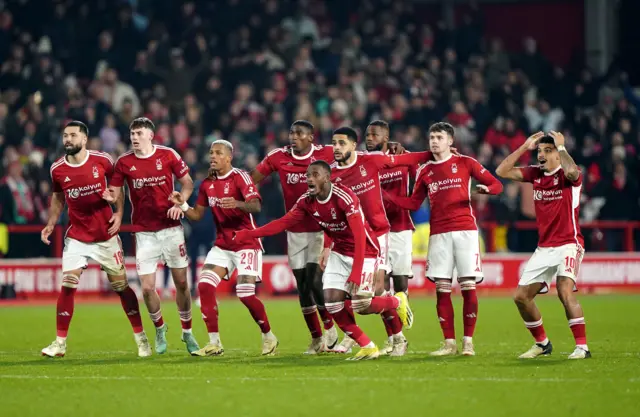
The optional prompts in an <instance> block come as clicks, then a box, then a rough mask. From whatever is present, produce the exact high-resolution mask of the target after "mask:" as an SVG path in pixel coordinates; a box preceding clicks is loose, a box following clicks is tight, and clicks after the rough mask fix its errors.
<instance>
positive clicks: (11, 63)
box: [0, 0, 640, 256]
mask: <svg viewBox="0 0 640 417" xmlns="http://www.w3.org/2000/svg"><path fill="white" fill-rule="evenodd" d="M152 3H153V7H152ZM175 3H176V2H171V1H167V0H156V1H153V2H151V1H148V0H129V1H121V2H107V1H96V2H79V1H74V0H66V1H64V0H60V1H54V2H38V1H35V0H24V1H20V2H0V63H1V64H0V159H1V163H0V178H2V180H1V182H0V223H5V224H41V223H43V222H46V218H47V215H46V211H47V201H48V198H49V196H50V192H51V185H50V178H49V167H50V165H51V163H52V162H53V161H54V160H55V159H56V158H58V157H59V156H60V155H61V154H62V150H61V145H62V143H61V140H60V130H61V126H62V125H64V123H65V122H67V121H69V120H71V119H78V120H82V121H84V122H85V123H86V124H87V125H88V126H89V130H90V135H91V138H90V141H89V148H90V149H96V150H103V151H106V152H108V153H110V154H112V155H113V156H114V157H117V156H118V155H120V154H122V153H123V152H125V150H127V149H128V147H129V137H128V135H129V132H128V124H129V122H130V121H131V120H133V119H134V118H135V117H137V116H140V115H144V116H147V117H149V118H150V119H152V120H153V121H154V123H155V124H156V127H157V130H156V136H155V141H156V142H157V143H160V144H163V145H167V146H170V147H172V148H175V149H176V150H177V151H178V152H179V153H180V154H181V155H182V156H183V158H184V160H185V161H186V162H187V164H188V165H189V166H190V168H191V172H192V176H193V177H194V180H196V189H197V186H198V183H199V182H200V181H202V180H203V179H204V178H205V177H206V175H207V166H208V156H207V152H208V147H209V144H210V143H211V142H212V141H214V140H215V139H217V138H225V139H228V140H229V141H231V142H232V143H233V144H234V146H235V159H234V163H235V165H236V166H238V167H242V168H245V169H249V170H250V169H253V168H254V167H255V166H256V165H257V164H258V162H259V161H260V160H261V158H262V157H263V156H264V155H265V154H266V153H268V152H269V151H270V150H271V149H273V148H274V147H279V146H283V145H286V144H288V132H289V125H290V123H291V122H292V121H294V120H296V119H306V120H309V121H310V122H312V123H313V124H314V126H315V127H316V140H317V142H319V143H328V141H329V139H330V132H331V131H332V130H333V129H336V128H338V127H340V126H344V125H351V126H354V127H355V128H357V129H358V130H359V132H360V133H362V131H363V129H364V128H365V127H366V125H367V124H368V122H369V121H371V120H372V119H384V120H387V121H388V122H389V123H390V124H391V126H392V140H396V141H399V142H401V143H402V144H403V145H404V146H405V148H407V149H408V150H422V149H425V148H426V141H425V140H424V139H425V137H426V136H425V132H426V131H427V129H428V127H429V125H430V124H431V123H433V122H436V121H440V120H446V121H449V122H450V123H451V124H453V125H454V126H455V128H456V146H457V148H458V150H459V151H460V152H461V153H464V154H467V155H472V156H474V157H476V158H477V159H478V160H479V161H480V163H482V164H483V165H484V166H486V167H488V168H489V169H491V170H492V171H493V170H495V167H496V166H497V165H498V164H499V163H500V162H501V161H502V159H503V158H504V156H505V155H506V154H508V153H509V152H511V151H512V150H514V149H516V148H517V147H518V146H520V145H521V144H522V143H524V141H525V140H526V138H527V136H528V135H530V134H531V133H533V132H536V131H538V130H544V131H549V130H556V131H560V132H562V133H563V134H564V135H565V137H566V138H567V149H568V151H569V152H570V153H571V154H572V155H573V156H574V158H575V160H576V162H577V163H578V164H579V165H581V166H582V168H583V170H584V172H585V173H586V180H585V185H584V189H583V204H582V213H581V217H582V218H583V219H584V220H595V219H599V220H638V218H639V213H640V206H639V197H640V191H639V188H638V182H637V178H638V177H639V175H638V174H640V170H639V168H640V165H639V164H638V159H639V158H640V140H639V139H640V137H639V135H638V116H637V113H636V111H637V109H638V105H639V103H640V97H638V96H637V95H636V94H635V93H634V90H633V89H632V88H631V86H629V85H628V82H627V79H626V76H625V74H624V73H621V72H619V71H617V70H616V69H615V66H613V65H612V67H611V68H610V70H609V71H608V72H607V73H606V74H595V73H593V72H592V71H590V70H589V69H588V68H584V67H580V66H573V67H571V68H560V67H556V66H554V65H552V64H551V63H550V62H549V61H548V60H547V59H545V57H544V55H543V53H542V51H539V50H538V49H537V47H536V41H535V39H532V38H527V39H523V43H522V50H521V51H510V52H507V51H505V50H504V49H503V47H502V42H501V40H500V39H485V38H484V37H483V20H482V15H481V14H480V13H479V12H475V13H474V12H473V10H472V12H470V13H469V14H466V15H464V16H463V18H462V19H461V20H462V21H461V22H459V25H458V26H457V27H456V28H455V29H454V28H450V27H447V25H446V24H445V23H444V21H440V22H439V23H438V24H437V25H435V26H430V25H426V24H423V23H422V22H421V20H420V16H419V15H418V14H416V13H413V10H412V8H413V7H414V6H413V5H412V3H411V2H406V1H399V0H395V1H393V2H391V1H384V0H363V1H350V2H328V1H318V0H309V1H306V2H295V1H277V0H263V1H259V0H224V1H223V0H221V1H217V2H210V1H185V2H182V4H180V5H176V4H175ZM356 16H357V18H356ZM529 159H530V156H529V157H525V158H523V160H522V163H525V164H526V163H528V162H529ZM261 190H262V195H263V198H264V199H265V201H266V202H268V204H264V206H263V207H264V208H263V212H262V213H261V214H260V216H259V217H258V222H259V223H261V224H263V223H265V222H266V221H268V220H270V219H273V218H276V217H279V216H280V215H282V214H283V212H284V211H283V210H284V208H283V204H282V193H281V191H280V189H279V184H278V182H277V181H271V182H267V183H266V184H265V185H263V186H262V188H261ZM522 190H523V188H522V187H521V186H519V185H518V184H515V183H508V184H505V191H504V193H503V194H502V195H501V196H499V197H497V198H492V199H489V198H488V196H478V198H477V199H476V201H475V209H476V213H477V217H478V218H479V219H480V220H489V221H498V222H499V223H503V224H507V225H508V224H510V223H511V222H514V221H517V220H521V219H531V218H533V203H532V201H531V199H532V196H531V195H530V193H523V192H522ZM422 210H423V211H422V212H421V213H418V214H417V215H418V216H419V217H420V218H423V219H424V218H426V219H428V214H427V213H426V212H425V210H427V209H426V208H425V209H422ZM127 219H128V214H125V221H126V220H127ZM65 221H66V220H65ZM208 221H209V224H207V223H204V224H203V223H201V224H200V225H199V226H198V228H196V229H194V230H192V231H191V232H190V233H191V237H190V238H189V239H191V240H192V241H195V242H202V243H203V244H204V245H208V244H209V243H210V242H211V230H212V229H213V225H212V221H211V219H210V218H209V220H208ZM533 233H535V232H533ZM605 235H606V236H605V239H604V240H602V242H600V240H601V239H599V236H600V235H599V233H598V232H596V233H592V236H591V238H590V240H589V242H588V243H587V249H588V250H589V249H607V250H622V246H621V245H622V244H621V239H619V235H617V234H616V233H615V232H607V233H606V234H605ZM522 236H523V235H522V234H520V233H516V232H515V231H513V230H510V232H509V234H508V239H507V247H506V248H504V249H509V250H522V249H523V246H522V245H523V244H524V243H522V242H521V241H522V240H523V239H522ZM525 240H526V237H525ZM529 240H530V239H529ZM636 240H637V239H636ZM533 242H534V244H535V236H534V239H533ZM599 242H600V243H599ZM266 246H267V252H268V253H282V251H283V249H284V238H282V237H276V238H272V239H271V240H267V242H266ZM14 248H15V247H14ZM19 249H20V250H19V251H15V250H14V251H12V252H10V253H9V256H28V255H29V253H28V251H27V250H25V246H24V245H23V246H22V247H20V248H19ZM527 249H531V246H527Z"/></svg>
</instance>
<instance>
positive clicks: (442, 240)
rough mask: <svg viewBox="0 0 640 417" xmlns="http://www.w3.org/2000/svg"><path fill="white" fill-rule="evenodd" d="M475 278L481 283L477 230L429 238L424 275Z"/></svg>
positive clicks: (448, 233) (433, 277)
mask: <svg viewBox="0 0 640 417" xmlns="http://www.w3.org/2000/svg"><path fill="white" fill-rule="evenodd" d="M454 269H455V272H457V274H456V275H457V276H458V277H475V278H476V282H482V280H483V279H484V275H483V274H482V260H481V259H480V240H479V235H478V231H477V230H462V231H456V232H447V233H439V234H437V235H431V236H429V252H428V253H427V266H426V270H425V275H426V277H427V278H429V279H430V280H431V281H433V280H434V279H435V278H448V279H452V278H453V277H454Z"/></svg>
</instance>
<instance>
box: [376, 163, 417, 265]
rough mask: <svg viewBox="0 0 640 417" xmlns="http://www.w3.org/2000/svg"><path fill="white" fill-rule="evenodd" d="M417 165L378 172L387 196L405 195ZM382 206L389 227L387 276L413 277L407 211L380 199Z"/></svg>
mask: <svg viewBox="0 0 640 417" xmlns="http://www.w3.org/2000/svg"><path fill="white" fill-rule="evenodd" d="M416 170H417V166H409V167H407V166H398V167H393V168H387V169H383V170H382V171H380V186H381V187H382V190H384V192H385V193H386V194H387V195H388V196H390V197H407V196H408V195H409V180H410V178H411V177H413V178H415V176H416ZM384 209H385V211H386V212H387V219H388V220H389V225H390V226H391V229H390V232H389V269H390V272H391V275H396V276H402V275H404V276H409V277H412V276H413V269H412V265H413V253H412V252H413V243H412V240H413V231H414V230H415V227H414V225H413V221H412V220H411V214H410V213H409V210H407V209H403V208H401V207H399V206H398V205H397V204H394V203H393V200H384Z"/></svg>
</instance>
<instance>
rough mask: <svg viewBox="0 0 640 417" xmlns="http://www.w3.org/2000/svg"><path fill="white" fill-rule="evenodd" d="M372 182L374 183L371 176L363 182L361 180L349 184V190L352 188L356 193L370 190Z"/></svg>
mask: <svg viewBox="0 0 640 417" xmlns="http://www.w3.org/2000/svg"><path fill="white" fill-rule="evenodd" d="M373 183H374V179H373V178H371V179H370V180H367V181H365V182H361V183H359V184H356V185H352V186H351V190H353V192H355V193H356V194H362V193H364V192H365V191H369V190H371V189H372V188H373Z"/></svg>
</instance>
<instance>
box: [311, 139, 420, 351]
mask: <svg viewBox="0 0 640 417" xmlns="http://www.w3.org/2000/svg"><path fill="white" fill-rule="evenodd" d="M331 142H332V145H333V157H334V159H335V163H334V164H332V172H331V179H332V181H333V182H334V183H336V184H339V185H342V186H345V187H349V188H350V189H351V191H353V192H354V193H355V194H356V195H357V196H358V198H359V199H360V201H361V203H362V211H363V213H364V216H365V218H366V219H367V222H369V225H370V226H371V230H373V233H374V235H375V237H376V239H377V240H378V246H379V247H380V262H379V265H378V271H377V272H376V277H375V281H374V282H375V290H376V295H382V294H383V293H384V277H385V274H386V272H387V271H388V270H389V267H388V265H387V262H388V246H389V244H388V242H389V231H390V229H391V227H390V225H389V221H388V220H387V215H386V213H385V210H384V203H383V201H382V194H381V187H380V172H381V171H382V170H384V169H389V168H394V167H399V166H412V165H418V164H420V163H424V162H426V161H428V160H429V159H431V157H432V154H431V152H416V153H406V154H403V155H385V154H383V153H381V152H369V153H363V152H357V151H356V147H357V145H358V134H357V133H356V131H355V130H353V129H352V128H350V127H341V128H339V129H336V130H335V131H334V132H333V137H332V140H331ZM325 246H327V245H326V244H325ZM323 256H326V251H325V254H324V255H323ZM383 318H384V320H385V321H386V323H387V324H386V325H385V327H386V326H387V325H388V326H389V327H390V328H391V333H392V334H393V335H396V336H399V335H400V336H402V323H400V320H398V317H397V315H396V314H395V313H393V312H392V311H385V313H384V314H383ZM412 323H413V317H409V326H408V328H410V327H411V325H412ZM402 337H403V338H404V336H402ZM394 340H396V341H397V340H400V338H399V337H395V338H394ZM353 344H354V342H353V340H352V339H351V338H349V337H348V336H346V337H345V338H344V339H343V341H342V342H341V343H340V345H339V346H338V347H337V348H336V349H335V350H336V351H338V352H348V351H349V349H351V346H353ZM404 345H405V349H406V340H405V342H404ZM397 349H399V348H397Z"/></svg>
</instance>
